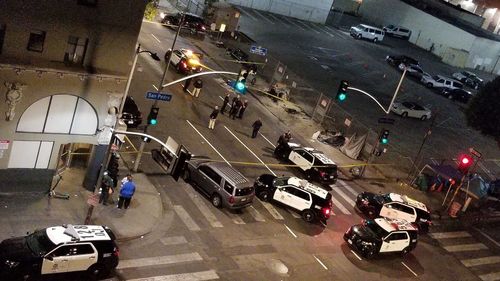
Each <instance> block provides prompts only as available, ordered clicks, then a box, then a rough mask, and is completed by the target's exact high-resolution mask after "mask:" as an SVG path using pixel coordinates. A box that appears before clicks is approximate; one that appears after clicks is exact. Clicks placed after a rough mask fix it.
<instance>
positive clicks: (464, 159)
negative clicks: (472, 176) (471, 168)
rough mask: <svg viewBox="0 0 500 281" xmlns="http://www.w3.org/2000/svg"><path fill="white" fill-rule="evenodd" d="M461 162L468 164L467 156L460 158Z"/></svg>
mask: <svg viewBox="0 0 500 281" xmlns="http://www.w3.org/2000/svg"><path fill="white" fill-rule="evenodd" d="M461 162H462V164H464V165H465V164H469V162H470V160H469V158H467V157H463V158H462V160H461Z"/></svg>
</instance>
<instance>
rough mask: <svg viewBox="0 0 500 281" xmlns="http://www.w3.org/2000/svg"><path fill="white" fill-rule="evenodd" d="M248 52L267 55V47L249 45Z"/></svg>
mask: <svg viewBox="0 0 500 281" xmlns="http://www.w3.org/2000/svg"><path fill="white" fill-rule="evenodd" d="M250 53H254V54H257V55H260V56H265V55H267V48H263V47H261V46H257V45H252V46H251V47H250Z"/></svg>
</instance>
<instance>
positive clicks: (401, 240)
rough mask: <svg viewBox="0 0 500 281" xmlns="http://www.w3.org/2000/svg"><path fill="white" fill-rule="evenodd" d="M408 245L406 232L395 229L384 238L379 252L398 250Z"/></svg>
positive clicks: (408, 239)
mask: <svg viewBox="0 0 500 281" xmlns="http://www.w3.org/2000/svg"><path fill="white" fill-rule="evenodd" d="M408 245H410V238H409V237H408V234H407V233H406V232H404V231H395V232H393V233H391V234H389V235H388V236H386V237H385V238H384V240H383V242H382V247H381V249H380V252H400V251H402V250H403V249H404V248H406V247H407V246H408Z"/></svg>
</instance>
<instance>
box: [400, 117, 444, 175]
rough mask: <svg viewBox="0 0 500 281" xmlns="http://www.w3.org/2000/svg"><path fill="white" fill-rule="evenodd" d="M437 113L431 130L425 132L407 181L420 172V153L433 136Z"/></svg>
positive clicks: (433, 118) (430, 127)
mask: <svg viewBox="0 0 500 281" xmlns="http://www.w3.org/2000/svg"><path fill="white" fill-rule="evenodd" d="M437 115H438V114H437V112H436V114H435V115H434V116H433V117H432V121H431V124H430V125H429V129H427V132H425V135H424V138H423V139H422V143H421V144H420V147H419V148H418V152H417V155H415V158H414V159H413V166H414V168H412V169H410V171H409V172H408V177H407V180H409V179H410V178H412V175H413V174H415V172H416V171H417V170H418V163H417V162H420V161H419V158H420V153H422V149H423V148H424V145H425V143H426V142H427V138H428V137H429V136H430V135H431V134H432V128H434V123H435V122H436V117H437Z"/></svg>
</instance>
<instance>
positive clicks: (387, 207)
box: [380, 202, 397, 219]
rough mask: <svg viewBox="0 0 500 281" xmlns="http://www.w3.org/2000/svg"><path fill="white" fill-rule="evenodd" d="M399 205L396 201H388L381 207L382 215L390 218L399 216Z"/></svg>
mask: <svg viewBox="0 0 500 281" xmlns="http://www.w3.org/2000/svg"><path fill="white" fill-rule="evenodd" d="M396 208H397V206H396V203H394V202H392V203H387V204H384V205H383V206H382V209H380V216H382V217H386V218H390V219H395V218H397V209H396Z"/></svg>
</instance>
